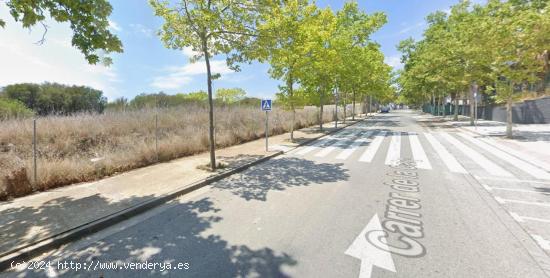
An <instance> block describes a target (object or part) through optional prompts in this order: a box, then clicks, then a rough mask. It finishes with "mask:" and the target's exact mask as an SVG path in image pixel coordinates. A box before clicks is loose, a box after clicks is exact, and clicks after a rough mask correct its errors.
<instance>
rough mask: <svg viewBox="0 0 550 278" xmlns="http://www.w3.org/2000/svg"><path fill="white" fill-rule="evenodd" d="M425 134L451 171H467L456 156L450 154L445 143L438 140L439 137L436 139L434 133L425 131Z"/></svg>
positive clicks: (463, 172)
mask: <svg viewBox="0 0 550 278" xmlns="http://www.w3.org/2000/svg"><path fill="white" fill-rule="evenodd" d="M424 136H425V137H426V139H427V140H428V142H430V144H431V145H432V148H434V150H435V152H436V153H437V155H439V157H440V158H441V160H443V163H445V166H447V168H448V169H449V171H451V172H454V173H462V174H466V173H467V171H466V169H464V167H462V165H460V163H458V161H457V160H456V158H454V156H453V155H452V154H450V153H449V151H447V149H445V147H443V145H441V143H439V141H437V139H435V137H434V136H433V135H431V134H429V133H424Z"/></svg>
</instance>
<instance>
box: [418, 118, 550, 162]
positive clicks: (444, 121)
mask: <svg viewBox="0 0 550 278" xmlns="http://www.w3.org/2000/svg"><path fill="white" fill-rule="evenodd" d="M424 116H425V117H426V118H429V117H431V118H432V119H434V120H436V122H433V123H432V124H433V125H434V127H436V128H442V127H447V128H450V127H454V128H459V129H461V130H464V131H467V132H471V133H475V134H477V135H479V136H486V137H490V138H492V139H494V140H495V141H496V142H497V143H499V144H501V145H503V146H505V147H506V148H509V149H512V150H516V151H519V152H521V153H524V154H525V155H526V156H527V157H533V158H535V159H536V160H538V161H541V162H543V163H544V164H547V165H550V124H529V125H526V124H514V125H513V129H512V130H513V135H514V138H513V139H508V138H505V134H506V123H503V122H496V121H488V120H481V119H480V120H477V122H476V125H475V126H470V119H469V117H465V116H459V120H458V121H453V120H452V116H446V117H442V116H432V115H430V114H425V115H423V117H424ZM541 166H542V167H543V168H550V167H544V165H541ZM547 171H548V170H547Z"/></svg>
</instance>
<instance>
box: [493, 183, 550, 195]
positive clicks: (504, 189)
mask: <svg viewBox="0 0 550 278" xmlns="http://www.w3.org/2000/svg"><path fill="white" fill-rule="evenodd" d="M482 185H483V187H485V189H487V191H492V190H503V191H513V192H522V193H538V194H543V195H550V192H540V191H536V190H527V189H519V188H505V187H493V186H488V185H486V184H482Z"/></svg>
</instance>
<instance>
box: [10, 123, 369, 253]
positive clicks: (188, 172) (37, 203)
mask: <svg viewBox="0 0 550 278" xmlns="http://www.w3.org/2000/svg"><path fill="white" fill-rule="evenodd" d="M357 119H359V120H361V119H362V118H359V117H357ZM356 122H357V121H356ZM346 123H347V125H349V124H351V123H352V122H351V121H348V122H346ZM353 123H355V122H353ZM323 127H324V132H323V133H321V132H320V131H319V130H318V126H314V127H309V128H304V129H301V130H297V131H295V133H294V136H295V139H296V142H294V143H292V142H290V141H289V137H290V136H289V133H285V134H282V135H277V136H272V137H270V138H269V144H270V150H269V152H266V151H265V139H259V140H255V141H252V142H248V143H245V144H241V145H237V146H233V147H229V148H225V149H219V150H217V152H216V156H217V158H218V160H219V161H221V162H224V163H225V164H227V166H228V168H226V169H223V170H221V171H219V172H216V173H211V172H208V171H204V170H199V169H197V166H199V165H206V164H207V163H208V162H209V154H208V153H204V154H200V155H195V156H191V157H185V158H181V159H176V160H173V161H170V162H167V163H161V164H156V165H153V166H149V167H145V168H140V169H136V170H133V171H130V172H126V173H122V174H120V175H117V176H114V177H109V178H106V179H103V180H99V181H96V182H89V183H82V184H75V185H72V186H67V187H62V188H57V189H54V190H50V191H46V192H40V193H36V194H33V195H29V196H26V197H22V198H17V199H14V200H11V201H7V202H0V215H1V217H0V235H1V241H0V261H2V257H5V256H13V254H14V252H15V251H17V250H20V249H21V248H26V247H27V246H31V245H34V244H36V243H38V242H40V244H44V242H45V241H47V239H48V238H51V237H54V236H56V235H59V234H61V233H64V232H67V231H71V230H73V229H78V228H79V227H82V226H85V225H87V224H88V223H90V222H92V221H98V220H105V219H107V218H109V217H110V216H112V215H114V214H117V213H119V212H121V211H124V210H127V209H129V208H132V207H136V206H139V205H140V204H143V203H145V202H148V201H150V200H154V199H159V198H162V197H163V196H166V195H168V194H169V193H172V192H175V191H178V190H181V189H183V188H186V187H188V186H191V185H192V184H194V183H197V182H200V181H203V180H204V179H207V178H209V177H213V176H215V175H218V174H220V172H226V171H230V170H232V169H233V170H234V169H235V168H238V167H240V166H243V165H246V164H248V163H251V162H254V161H258V160H260V159H265V158H266V157H268V156H271V155H274V154H276V153H277V152H280V151H288V150H290V149H292V148H294V147H296V146H298V145H299V144H300V143H304V142H307V141H309V140H311V139H314V138H318V137H321V136H323V135H325V134H327V133H330V132H332V131H335V130H336V129H335V128H334V123H333V122H332V123H326V124H324V125H323ZM338 127H339V128H341V127H344V125H343V124H342V123H341V122H340V123H338ZM41 241H42V242H41Z"/></svg>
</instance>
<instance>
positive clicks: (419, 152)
mask: <svg viewBox="0 0 550 278" xmlns="http://www.w3.org/2000/svg"><path fill="white" fill-rule="evenodd" d="M409 143H410V144H411V150H412V155H413V158H414V161H415V162H416V167H417V168H419V169H432V165H431V164H430V161H429V160H428V157H427V156H426V152H425V151H424V149H423V148H422V144H420V140H419V139H418V135H417V134H416V133H409Z"/></svg>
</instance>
